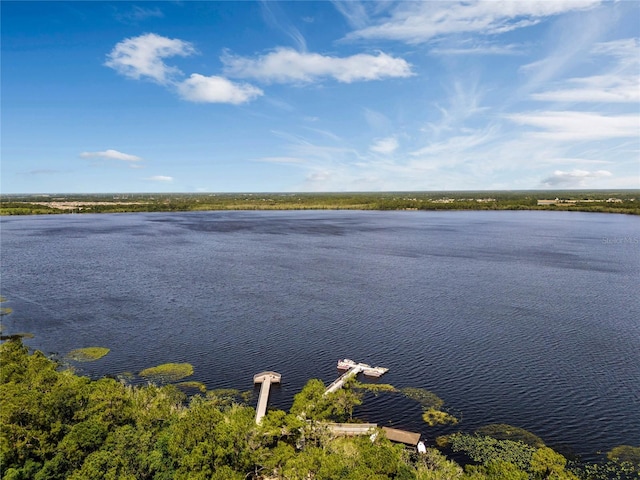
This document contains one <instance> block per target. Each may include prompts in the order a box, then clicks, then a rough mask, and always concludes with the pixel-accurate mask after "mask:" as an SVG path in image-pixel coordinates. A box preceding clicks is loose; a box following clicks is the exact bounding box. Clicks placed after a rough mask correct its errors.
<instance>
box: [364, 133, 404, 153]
mask: <svg viewBox="0 0 640 480" xmlns="http://www.w3.org/2000/svg"><path fill="white" fill-rule="evenodd" d="M398 147H399V144H398V140H397V139H396V138H395V137H387V138H382V139H380V140H378V141H377V142H375V143H374V144H373V145H371V147H369V150H371V151H372V152H376V153H381V154H383V155H388V154H390V153H393V152H395V151H396V150H397V149H398Z"/></svg>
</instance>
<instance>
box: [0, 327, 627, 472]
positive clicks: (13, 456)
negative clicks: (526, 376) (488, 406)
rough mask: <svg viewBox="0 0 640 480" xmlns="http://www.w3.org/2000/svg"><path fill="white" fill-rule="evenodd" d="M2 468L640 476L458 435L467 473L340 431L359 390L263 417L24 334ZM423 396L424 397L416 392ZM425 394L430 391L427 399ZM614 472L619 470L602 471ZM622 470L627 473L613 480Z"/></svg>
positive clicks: (312, 388) (7, 373)
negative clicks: (78, 358) (97, 369)
mask: <svg viewBox="0 0 640 480" xmlns="http://www.w3.org/2000/svg"><path fill="white" fill-rule="evenodd" d="M0 366H1V370H0V404H1V405H2V408H1V409H0V474H1V475H2V478H6V479H35V480H45V479H65V478H69V479H73V480H80V479H125V480H126V479H132V480H133V479H156V480H165V479H167V480H168V479H220V480H234V479H237V480H241V479H249V478H253V479H256V480H258V479H262V480H267V479H300V480H302V479H351V480H376V479H377V480H384V479H402V480H405V479H406V480H409V479H416V480H439V479H442V480H444V479H475V480H483V479H522V480H525V479H575V478H582V479H600V478H603V479H604V478H621V479H622V478H624V479H631V478H638V465H637V464H633V463H632V462H623V463H620V462H619V461H618V459H617V458H618V457H616V456H615V455H618V456H624V457H625V459H626V460H629V459H631V460H634V458H635V457H634V455H635V454H636V453H637V452H636V451H635V450H634V447H628V448H623V449H618V451H617V452H614V453H615V454H614V455H613V456H612V458H613V460H611V461H610V462H609V463H608V464H603V465H590V466H589V465H587V466H584V465H583V466H579V467H576V469H575V472H577V473H576V474H577V475H579V476H578V477H577V476H576V474H574V473H571V472H570V471H569V470H568V469H567V467H566V463H567V462H566V460H565V458H564V457H562V455H560V454H558V453H557V452H555V451H553V450H552V449H550V448H548V447H544V446H541V447H536V446H531V445H528V444H525V443H522V442H519V441H514V440H500V439H495V438H493V437H490V436H485V435H466V434H454V435H453V436H451V438H450V439H449V444H450V447H451V448H452V449H453V450H455V451H458V452H463V453H464V454H466V455H467V456H468V457H469V459H470V460H473V462H472V463H473V464H470V465H467V467H466V469H463V468H462V467H461V466H460V465H459V464H457V463H455V462H453V461H451V460H449V459H447V458H446V457H445V456H444V455H443V454H442V453H441V452H440V451H438V450H436V449H428V450H427V452H426V453H425V454H421V455H417V454H416V453H415V452H410V451H408V450H407V449H405V448H404V447H402V446H400V445H394V444H392V443H391V442H389V441H388V440H387V439H386V438H384V435H383V434H382V432H379V433H380V434H379V435H377V436H376V437H375V439H374V440H371V439H370V437H369V436H361V437H353V438H344V437H336V436H334V435H332V434H331V432H330V430H329V429H328V428H327V424H326V421H327V420H329V421H331V420H343V419H348V418H350V417H351V416H352V414H353V407H354V406H356V405H358V404H359V402H361V401H362V395H361V393H358V391H357V390H358V389H357V388H347V389H343V390H340V391H338V392H336V393H335V394H331V395H326V396H325V395H323V393H324V385H323V384H322V382H321V381H319V380H310V381H309V383H308V384H307V385H306V386H305V388H304V389H303V390H302V391H301V392H300V393H298V394H297V395H296V396H295V399H294V401H293V405H292V407H291V411H290V412H289V413H287V412H284V411H280V410H273V411H270V412H268V414H267V415H266V417H264V419H263V421H262V422H261V424H259V425H256V423H255V410H254V409H253V408H252V407H250V406H247V405H245V404H243V403H239V397H238V395H237V392H235V391H230V390H219V391H211V392H207V394H206V395H196V396H194V397H192V398H191V399H190V400H188V399H187V397H186V396H185V395H184V394H183V393H181V392H180V391H179V390H178V389H177V388H176V387H174V386H171V385H165V386H155V385H147V386H143V387H132V386H129V385H125V384H123V383H121V382H119V381H117V380H114V379H110V378H103V379H99V380H95V381H92V380H90V379H88V378H86V377H81V376H78V375H75V374H74V373H73V372H71V371H69V370H60V368H59V365H57V364H56V363H54V362H53V361H51V360H49V359H48V358H46V357H45V356H44V355H43V354H42V353H40V352H37V351H36V352H34V353H33V354H29V352H28V349H27V348H26V347H25V346H23V345H22V343H21V342H20V341H18V340H15V341H8V342H5V343H3V344H2V345H0ZM414 393H415V392H414ZM422 397H424V400H425V401H426V400H427V398H426V396H425V395H422V396H421V398H422ZM603 475H609V476H603ZM614 475H617V476H614Z"/></svg>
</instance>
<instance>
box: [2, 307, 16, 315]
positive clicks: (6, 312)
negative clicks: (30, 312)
mask: <svg viewBox="0 0 640 480" xmlns="http://www.w3.org/2000/svg"><path fill="white" fill-rule="evenodd" d="M11 312H13V308H11V307H2V308H0V316H4V315H9V314H10V313H11Z"/></svg>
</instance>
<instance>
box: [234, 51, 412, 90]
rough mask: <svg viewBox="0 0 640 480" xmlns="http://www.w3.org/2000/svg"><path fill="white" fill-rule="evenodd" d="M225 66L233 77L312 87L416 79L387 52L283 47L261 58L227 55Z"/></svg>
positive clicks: (408, 66)
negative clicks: (324, 82) (344, 53)
mask: <svg viewBox="0 0 640 480" xmlns="http://www.w3.org/2000/svg"><path fill="white" fill-rule="evenodd" d="M222 62H223V63H224V73H225V74H226V75H228V76H230V77H239V78H254V79H257V80H260V81H263V82H274V83H309V82H313V81H317V80H320V79H323V78H333V79H334V80H337V81H338V82H343V83H352V82H356V81H368V80H380V79H383V78H390V77H409V76H411V75H413V72H412V71H411V65H410V64H409V63H408V62H407V61H406V60H404V59H402V58H396V57H392V56H391V55H387V54H386V53H384V52H378V54H377V55H370V54H366V53H360V54H356V55H352V56H350V57H332V56H329V55H321V54H319V53H304V52H302V53H301V52H298V51H296V50H294V49H291V48H284V47H281V48H277V49H275V50H274V51H272V52H269V53H267V54H265V55H262V56H260V57H258V58H248V57H240V56H235V55H231V54H229V53H227V54H226V55H224V56H223V57H222Z"/></svg>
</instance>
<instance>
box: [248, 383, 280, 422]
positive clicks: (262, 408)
mask: <svg viewBox="0 0 640 480" xmlns="http://www.w3.org/2000/svg"><path fill="white" fill-rule="evenodd" d="M281 377H282V376H281V375H280V374H279V373H276V372H262V373H258V374H257V375H254V377H253V383H254V384H256V383H261V384H262V385H261V386H260V395H259V396H258V406H257V407H256V423H260V421H261V420H262V417H264V416H265V414H266V413H267V402H268V401H269V389H270V388H271V384H272V383H280V378H281Z"/></svg>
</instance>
